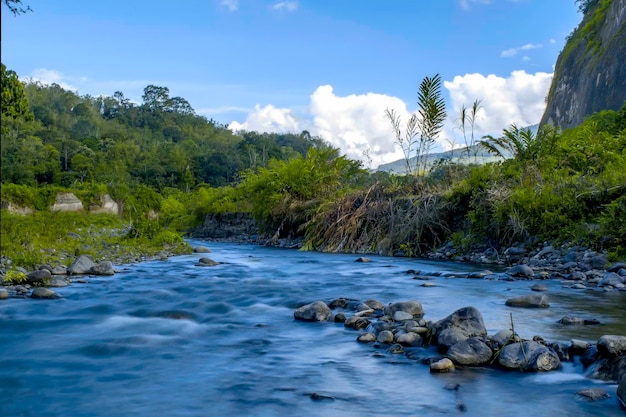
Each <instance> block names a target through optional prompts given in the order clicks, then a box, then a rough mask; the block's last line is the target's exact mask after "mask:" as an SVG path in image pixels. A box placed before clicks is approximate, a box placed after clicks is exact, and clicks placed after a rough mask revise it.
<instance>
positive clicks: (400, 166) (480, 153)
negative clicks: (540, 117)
mask: <svg viewBox="0 0 626 417" xmlns="http://www.w3.org/2000/svg"><path fill="white" fill-rule="evenodd" d="M527 128H529V129H530V130H532V132H533V133H535V134H536V133H537V130H538V129H539V124H535V125H532V126H527ZM505 156H506V157H507V158H510V157H512V156H513V155H511V154H507V153H505ZM415 159H416V157H413V158H411V165H412V166H415ZM498 160H501V158H498V157H496V156H493V155H492V154H490V153H489V152H487V151H486V150H484V149H482V148H480V147H478V145H474V146H473V147H471V148H470V151H469V157H468V152H467V148H466V147H462V148H458V149H453V150H450V151H446V152H437V153H432V154H429V155H428V156H427V158H426V162H427V164H428V165H429V166H432V165H433V164H436V163H437V162H439V161H449V162H454V163H457V164H472V163H477V164H486V163H488V162H495V161H498ZM376 171H383V172H390V173H394V174H406V173H407V172H406V161H405V160H404V159H399V160H397V161H394V162H389V163H387V164H382V165H380V166H378V168H376Z"/></svg>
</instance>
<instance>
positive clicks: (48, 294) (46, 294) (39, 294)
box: [30, 287, 59, 299]
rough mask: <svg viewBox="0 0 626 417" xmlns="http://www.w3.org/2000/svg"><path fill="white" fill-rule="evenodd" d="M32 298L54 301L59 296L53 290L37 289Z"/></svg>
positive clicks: (31, 295)
mask: <svg viewBox="0 0 626 417" xmlns="http://www.w3.org/2000/svg"><path fill="white" fill-rule="evenodd" d="M30 298H45V299H54V298H59V294H57V293H56V292H54V291H52V290H49V289H48V288H43V287H37V288H35V289H34V290H33V292H32V293H31V294H30Z"/></svg>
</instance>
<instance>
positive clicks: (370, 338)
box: [356, 332, 376, 343]
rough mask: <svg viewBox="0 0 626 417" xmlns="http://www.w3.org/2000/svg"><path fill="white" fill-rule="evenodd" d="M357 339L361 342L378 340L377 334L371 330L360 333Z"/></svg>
mask: <svg viewBox="0 0 626 417" xmlns="http://www.w3.org/2000/svg"><path fill="white" fill-rule="evenodd" d="M356 341H357V342H359V343H372V342H375V341H376V335H375V334H374V333H371V332H366V333H363V334H360V335H359V337H357V338H356Z"/></svg>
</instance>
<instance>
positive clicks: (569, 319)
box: [559, 316, 585, 325]
mask: <svg viewBox="0 0 626 417" xmlns="http://www.w3.org/2000/svg"><path fill="white" fill-rule="evenodd" d="M584 322H585V321H584V320H583V319H581V318H578V317H573V316H565V317H563V318H561V320H559V323H561V324H565V325H572V324H584Z"/></svg>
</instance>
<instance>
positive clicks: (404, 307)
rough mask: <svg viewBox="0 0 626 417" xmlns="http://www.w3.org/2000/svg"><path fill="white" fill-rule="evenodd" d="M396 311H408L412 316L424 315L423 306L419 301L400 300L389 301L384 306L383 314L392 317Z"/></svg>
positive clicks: (419, 316)
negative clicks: (395, 301)
mask: <svg viewBox="0 0 626 417" xmlns="http://www.w3.org/2000/svg"><path fill="white" fill-rule="evenodd" d="M396 311H404V312H405V313H409V314H410V315H411V316H412V317H418V318H421V317H423V316H424V308H423V307H422V303H420V302H419V301H400V302H397V303H391V304H389V305H388V306H387V307H385V314H386V315H388V316H391V317H393V315H394V313H395V312H396Z"/></svg>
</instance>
